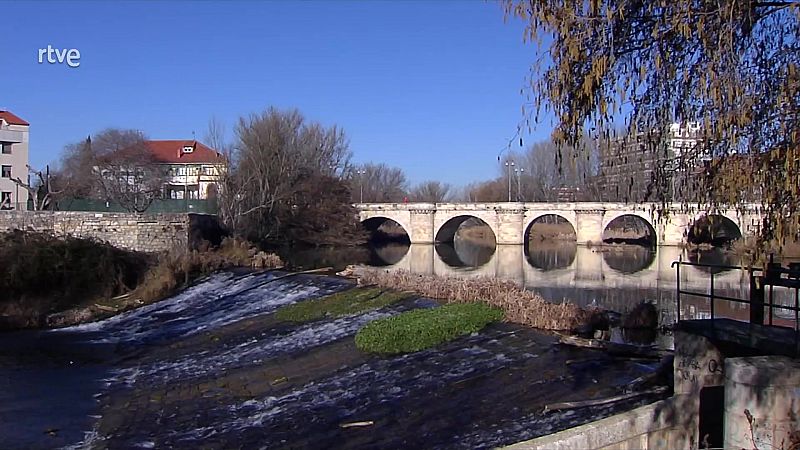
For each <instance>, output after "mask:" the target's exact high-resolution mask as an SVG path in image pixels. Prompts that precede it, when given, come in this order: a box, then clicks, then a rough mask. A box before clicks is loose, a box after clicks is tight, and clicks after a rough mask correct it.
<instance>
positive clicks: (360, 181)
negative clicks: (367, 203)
mask: <svg viewBox="0 0 800 450" xmlns="http://www.w3.org/2000/svg"><path fill="white" fill-rule="evenodd" d="M356 173H357V174H358V203H364V175H365V174H366V173H367V171H366V170H364V169H359V170H356Z"/></svg>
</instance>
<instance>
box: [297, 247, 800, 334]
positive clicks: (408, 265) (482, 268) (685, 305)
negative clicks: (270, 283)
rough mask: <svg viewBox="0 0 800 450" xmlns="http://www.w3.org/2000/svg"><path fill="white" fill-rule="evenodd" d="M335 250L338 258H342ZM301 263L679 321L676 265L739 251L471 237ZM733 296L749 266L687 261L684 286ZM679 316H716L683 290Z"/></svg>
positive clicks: (309, 256)
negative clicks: (436, 279)
mask: <svg viewBox="0 0 800 450" xmlns="http://www.w3.org/2000/svg"><path fill="white" fill-rule="evenodd" d="M337 255H338V256H340V258H337ZM295 256H296V258H295V259H293V260H292V263H293V264H296V265H298V266H299V267H321V266H324V265H331V266H333V267H336V268H337V269H338V268H340V267H344V265H345V264H349V263H352V262H354V261H355V262H357V263H360V264H363V265H367V266H373V267H382V268H384V269H386V270H406V271H410V272H413V273H418V274H427V275H439V276H455V277H463V278H469V277H498V278H504V279H509V280H512V281H514V282H516V283H518V284H520V285H522V286H524V287H526V288H527V289H530V290H533V291H535V292H538V293H539V294H541V295H542V297H544V298H545V299H546V300H548V301H551V302H562V301H566V302H571V303H576V304H579V305H582V306H587V305H597V306H601V307H603V308H606V309H610V310H612V311H616V312H619V313H625V312H627V311H629V310H630V309H631V308H633V307H634V306H635V305H636V304H638V303H640V302H642V301H649V302H652V303H654V304H655V305H656V307H657V308H658V310H659V311H660V314H661V319H660V321H661V323H662V324H663V325H669V324H672V323H674V322H675V319H676V308H677V301H676V300H677V271H676V269H675V267H674V266H673V262H675V261H678V260H679V259H680V260H683V261H691V262H696V263H702V264H715V265H730V266H738V265H739V261H738V259H737V258H736V256H735V255H734V254H733V253H732V252H730V251H728V250H724V249H720V248H712V249H709V250H703V251H690V250H687V249H682V248H679V247H655V248H652V247H645V246H640V245H625V244H615V245H609V246H603V247H597V246H595V247H588V246H580V245H576V244H575V243H571V242H559V241H550V242H540V243H532V244H531V245H530V246H528V247H524V246H522V245H476V244H475V243H473V242H471V241H468V240H458V239H457V240H456V241H455V242H453V243H450V244H436V245H424V244H414V245H408V244H388V245H382V246H373V247H371V248H370V251H369V253H365V254H360V255H353V254H351V253H347V252H343V253H342V252H338V253H337V251H334V252H333V253H330V252H329V251H325V250H316V251H312V252H307V253H301V254H297V255H295ZM712 272H713V276H714V292H715V294H717V295H725V296H729V297H733V298H741V299H748V298H749V292H750V287H749V278H748V274H747V271H745V270H736V269H710V268H704V267H692V266H683V268H682V270H681V273H680V283H681V289H682V290H684V291H686V290H688V291H692V292H699V293H706V294H708V293H710V291H711V276H712ZM774 298H775V302H776V303H779V304H784V305H788V304H792V305H793V304H794V302H795V292H794V291H790V290H786V289H782V288H776V289H775V292H774ZM773 314H774V322H775V323H776V324H779V325H783V326H790V327H794V326H795V320H794V317H793V314H788V315H787V314H786V313H784V312H783V310H780V309H774V310H773ZM714 315H715V317H728V318H732V319H738V320H748V319H749V309H748V307H747V305H744V304H736V303H733V302H728V301H723V300H717V301H716V302H715V309H714ZM680 316H681V319H705V318H709V317H710V316H711V306H710V303H709V301H708V299H706V298H702V297H697V296H687V295H683V296H682V298H681V314H680Z"/></svg>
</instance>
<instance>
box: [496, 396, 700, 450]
mask: <svg viewBox="0 0 800 450" xmlns="http://www.w3.org/2000/svg"><path fill="white" fill-rule="evenodd" d="M686 400H687V399H686V397H685V396H674V397H671V398H668V399H666V400H662V401H659V402H655V403H651V404H649V405H646V406H642V407H640V408H636V409H633V410H631V411H627V412H624V413H621V414H616V415H613V416H611V417H607V418H605V419H601V420H597V421H595V422H590V423H587V424H585V425H581V426H578V427H575V428H570V429H568V430H564V431H561V432H558V433H553V434H550V435H547V436H542V437H540V438H536V439H531V440H529V441H524V442H519V443H517V444H513V445H510V446H508V447H505V448H506V449H508V450H572V449H602V450H627V449H651V450H673V449H684V448H686V449H689V448H697V446H692V445H691V443H690V442H689V441H688V440H687V437H688V436H687V434H686V433H685V432H683V430H681V428H680V426H679V425H677V422H678V420H676V419H677V418H678V417H680V416H681V415H682V414H684V413H683V411H682V409H683V403H684V402H685V401H686Z"/></svg>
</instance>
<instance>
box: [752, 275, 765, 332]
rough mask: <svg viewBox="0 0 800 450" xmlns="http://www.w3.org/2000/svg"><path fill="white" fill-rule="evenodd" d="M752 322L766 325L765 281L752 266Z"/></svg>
mask: <svg viewBox="0 0 800 450" xmlns="http://www.w3.org/2000/svg"><path fill="white" fill-rule="evenodd" d="M750 323H754V324H756V325H764V283H763V281H762V280H761V279H760V277H757V276H755V275H754V274H753V268H752V267H751V268H750Z"/></svg>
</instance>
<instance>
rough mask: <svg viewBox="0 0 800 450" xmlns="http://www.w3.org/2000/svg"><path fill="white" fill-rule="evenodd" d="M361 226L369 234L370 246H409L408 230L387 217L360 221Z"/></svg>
mask: <svg viewBox="0 0 800 450" xmlns="http://www.w3.org/2000/svg"><path fill="white" fill-rule="evenodd" d="M361 225H362V226H363V227H364V229H365V230H366V231H367V232H368V233H369V243H370V244H382V243H398V244H411V238H410V237H409V234H408V230H406V229H405V228H403V226H402V225H400V224H399V223H398V222H397V221H395V220H393V219H390V218H388V217H380V216H378V217H370V218H369V219H366V220H364V221H362V222H361Z"/></svg>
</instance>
